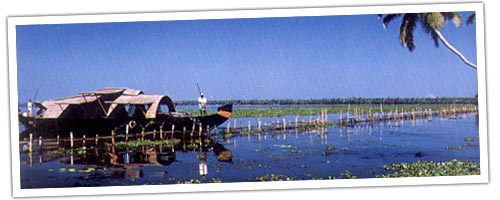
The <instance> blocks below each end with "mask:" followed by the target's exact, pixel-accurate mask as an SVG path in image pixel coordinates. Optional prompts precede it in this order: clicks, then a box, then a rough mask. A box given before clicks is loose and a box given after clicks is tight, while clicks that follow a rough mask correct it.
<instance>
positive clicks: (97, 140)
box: [95, 134, 99, 149]
mask: <svg viewBox="0 0 500 200" xmlns="http://www.w3.org/2000/svg"><path fill="white" fill-rule="evenodd" d="M95 146H96V147H98V146H99V134H95ZM96 149H97V148H96Z"/></svg>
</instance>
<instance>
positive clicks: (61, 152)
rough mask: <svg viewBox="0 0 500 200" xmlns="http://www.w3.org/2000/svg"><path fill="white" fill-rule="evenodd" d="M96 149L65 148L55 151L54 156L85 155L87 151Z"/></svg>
mask: <svg viewBox="0 0 500 200" xmlns="http://www.w3.org/2000/svg"><path fill="white" fill-rule="evenodd" d="M90 149H94V147H78V148H75V149H65V148H63V147H60V148H58V149H57V150H54V151H53V152H52V154H54V155H56V156H69V155H85V154H86V153H87V150H90Z"/></svg>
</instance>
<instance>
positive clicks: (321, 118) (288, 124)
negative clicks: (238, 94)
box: [225, 109, 329, 133]
mask: <svg viewBox="0 0 500 200" xmlns="http://www.w3.org/2000/svg"><path fill="white" fill-rule="evenodd" d="M316 116H317V117H316ZM314 117H316V118H315V119H314ZM328 123H329V122H328V110H327V109H322V110H321V111H320V113H318V114H317V115H309V120H305V119H302V120H299V115H297V116H296V117H295V121H291V120H286V119H285V118H283V119H281V120H279V119H278V120H273V121H272V122H270V123H268V122H262V119H261V118H260V117H259V118H258V119H257V126H253V125H252V123H251V121H247V125H246V126H244V125H243V122H242V121H240V125H239V126H238V121H237V119H233V120H230V121H228V122H227V125H226V127H225V131H226V132H227V133H230V132H238V131H240V132H241V131H248V132H251V131H253V130H256V131H259V132H262V131H264V130H268V129H271V130H287V129H293V128H301V127H307V126H327V125H328ZM253 127H256V128H253Z"/></svg>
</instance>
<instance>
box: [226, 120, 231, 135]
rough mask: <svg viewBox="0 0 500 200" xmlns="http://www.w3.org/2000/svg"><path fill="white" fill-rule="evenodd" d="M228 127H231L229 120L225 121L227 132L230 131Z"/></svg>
mask: <svg viewBox="0 0 500 200" xmlns="http://www.w3.org/2000/svg"><path fill="white" fill-rule="evenodd" d="M230 129H231V122H227V125H226V133H229V132H230Z"/></svg>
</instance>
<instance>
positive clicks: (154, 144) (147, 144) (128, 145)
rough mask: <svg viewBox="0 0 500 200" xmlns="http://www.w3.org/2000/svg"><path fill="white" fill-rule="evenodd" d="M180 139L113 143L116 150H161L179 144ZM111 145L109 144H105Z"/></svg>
mask: <svg viewBox="0 0 500 200" xmlns="http://www.w3.org/2000/svg"><path fill="white" fill-rule="evenodd" d="M180 141H181V140H180V139H168V140H134V141H126V142H125V141H122V142H117V143H115V147H116V148H118V149H126V148H138V147H161V148H171V147H172V146H174V145H177V144H179V143H180ZM107 145H111V144H109V143H108V144H107Z"/></svg>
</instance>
